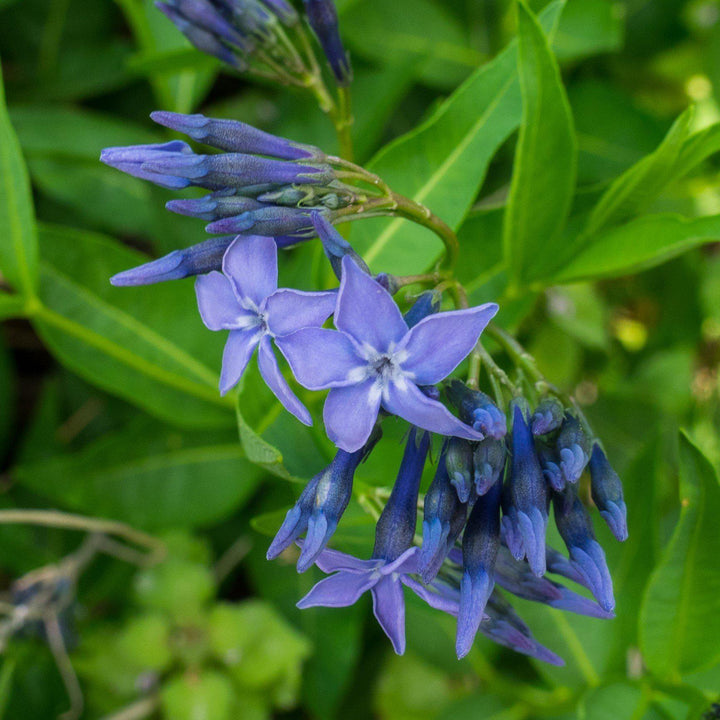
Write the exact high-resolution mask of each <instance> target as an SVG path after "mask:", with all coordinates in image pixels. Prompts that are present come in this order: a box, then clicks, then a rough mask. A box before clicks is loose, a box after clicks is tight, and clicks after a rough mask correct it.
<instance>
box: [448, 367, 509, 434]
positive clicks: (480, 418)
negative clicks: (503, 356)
mask: <svg viewBox="0 0 720 720" xmlns="http://www.w3.org/2000/svg"><path fill="white" fill-rule="evenodd" d="M448 396H449V397H450V400H451V402H452V403H453V404H454V405H455V406H456V407H457V409H458V411H459V412H460V418H461V420H462V421H463V422H466V423H467V424H468V425H472V426H473V428H474V429H475V430H478V431H479V432H481V433H483V435H485V436H486V437H494V438H497V439H498V440H499V439H500V438H503V437H505V434H506V433H507V423H506V421H505V415H504V414H503V412H502V411H501V410H500V409H499V408H498V406H497V405H496V404H495V403H494V402H493V401H492V399H491V398H490V397H489V396H488V395H486V394H485V393H483V392H480V391H479V390H471V389H470V388H469V387H468V386H467V385H465V383H463V382H461V381H460V380H451V381H450V383H449V384H448Z"/></svg>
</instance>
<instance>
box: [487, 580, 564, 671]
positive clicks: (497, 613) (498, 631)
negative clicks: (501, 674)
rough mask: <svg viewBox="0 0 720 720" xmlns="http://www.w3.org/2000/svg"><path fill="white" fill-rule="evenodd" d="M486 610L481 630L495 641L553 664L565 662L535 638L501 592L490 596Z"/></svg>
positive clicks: (559, 664)
mask: <svg viewBox="0 0 720 720" xmlns="http://www.w3.org/2000/svg"><path fill="white" fill-rule="evenodd" d="M485 612H486V613H487V619H486V620H483V622H482V623H480V632H481V633H483V634H484V635H486V636H487V637H489V638H490V639H491V640H493V641H494V642H496V643H498V644H500V645H504V646H505V647H508V648H510V649H511V650H515V651H516V652H519V653H522V654H523V655H528V656H530V657H534V658H537V659H538V660H542V661H543V662H546V663H550V664H551V665H557V666H560V667H561V666H563V665H564V664H565V662H564V661H563V659H562V658H560V657H558V656H557V655H556V654H555V653H553V652H551V651H550V650H548V649H547V648H546V647H544V646H543V645H541V644H540V643H539V642H538V641H537V640H535V638H534V637H533V636H532V633H531V632H530V628H529V627H528V626H527V625H526V624H525V623H524V622H523V621H522V620H521V619H520V617H518V615H517V613H516V612H515V610H513V607H512V605H510V603H509V602H508V601H507V600H505V599H504V598H503V597H502V596H501V595H500V594H499V593H497V592H494V593H493V594H492V595H491V596H490V600H489V601H488V604H487V607H486V610H485Z"/></svg>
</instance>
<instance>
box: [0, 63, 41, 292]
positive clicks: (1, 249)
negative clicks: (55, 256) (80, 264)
mask: <svg viewBox="0 0 720 720" xmlns="http://www.w3.org/2000/svg"><path fill="white" fill-rule="evenodd" d="M37 253H38V251H37V229H36V227H35V212H34V210H33V202H32V195H31V193H30V180H29V178H28V172H27V168H26V167H25V162H24V160H23V157H22V152H21V150H20V144H19V142H18V139H17V137H16V135H15V131H14V130H13V127H12V125H11V124H10V117H9V116H8V112H7V107H6V106H5V91H4V88H3V85H2V67H1V66H0V271H1V272H2V274H3V275H4V276H5V278H6V279H7V281H8V282H9V283H10V284H11V285H12V286H13V287H14V288H15V289H16V290H17V291H18V292H20V293H22V294H23V295H25V296H26V297H32V296H33V295H34V294H35V291H36V290H37V284H38V260H37Z"/></svg>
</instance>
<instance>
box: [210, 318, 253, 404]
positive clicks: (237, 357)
mask: <svg viewBox="0 0 720 720" xmlns="http://www.w3.org/2000/svg"><path fill="white" fill-rule="evenodd" d="M261 337H262V334H261V333H259V332H258V330H257V328H252V329H250V330H231V331H230V334H229V335H228V339H227V342H226V343H225V350H224V351H223V359H222V372H221V373H220V394H221V395H225V393H226V392H228V390H230V389H232V388H233V387H235V385H237V382H238V380H240V378H241V376H242V374H243V372H245V368H246V367H247V364H248V362H249V361H250V358H251V357H252V354H253V351H254V350H255V348H256V347H257V344H258V342H260V338H261Z"/></svg>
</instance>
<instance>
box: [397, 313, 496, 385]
mask: <svg viewBox="0 0 720 720" xmlns="http://www.w3.org/2000/svg"><path fill="white" fill-rule="evenodd" d="M497 310H498V306H497V305H496V304H495V303H486V304H485V305H480V306H479V307H474V308H469V309H467V310H453V311H451V312H444V313H438V314H437V315H430V316H429V317H426V318H425V319H424V320H421V321H420V322H419V323H418V324H417V325H416V326H415V327H414V328H412V329H411V330H410V332H409V333H408V334H407V336H406V337H405V339H404V341H403V342H402V343H401V345H400V348H401V349H405V350H407V353H408V358H407V360H405V361H403V363H402V368H403V370H405V371H407V372H411V373H413V374H414V376H415V382H416V383H417V384H418V385H434V384H435V383H438V382H440V381H441V380H443V379H444V378H446V377H447V376H448V375H449V374H450V373H451V372H452V371H453V370H454V369H455V368H456V367H457V366H458V365H459V364H460V363H461V362H462V361H463V360H464V359H465V358H466V357H467V356H468V355H469V354H470V352H471V351H472V349H473V348H474V347H475V344H476V343H477V341H478V338H479V337H480V334H481V333H482V331H483V330H484V329H485V326H486V325H487V324H488V323H489V322H490V320H491V319H492V317H493V315H495V313H496V312H497Z"/></svg>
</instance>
